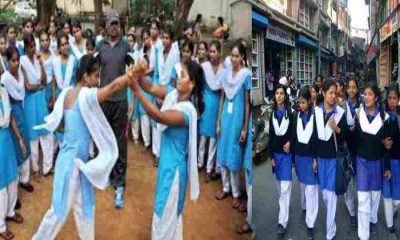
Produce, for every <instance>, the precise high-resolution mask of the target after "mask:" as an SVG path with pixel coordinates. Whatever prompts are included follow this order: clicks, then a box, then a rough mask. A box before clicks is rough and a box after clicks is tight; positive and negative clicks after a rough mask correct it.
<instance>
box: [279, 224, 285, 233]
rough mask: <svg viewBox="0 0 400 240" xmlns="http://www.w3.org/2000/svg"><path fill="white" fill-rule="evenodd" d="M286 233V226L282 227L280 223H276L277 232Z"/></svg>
mask: <svg viewBox="0 0 400 240" xmlns="http://www.w3.org/2000/svg"><path fill="white" fill-rule="evenodd" d="M285 233H286V228H284V227H283V226H282V225H281V224H278V234H281V235H283V234H285Z"/></svg>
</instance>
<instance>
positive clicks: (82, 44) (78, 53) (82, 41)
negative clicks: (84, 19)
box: [69, 22, 86, 61]
mask: <svg viewBox="0 0 400 240" xmlns="http://www.w3.org/2000/svg"><path fill="white" fill-rule="evenodd" d="M72 33H73V35H74V40H69V43H70V48H71V50H72V54H73V55H74V56H75V58H76V59H77V60H78V61H79V60H80V59H81V58H82V56H83V55H85V54H86V38H84V37H83V33H82V27H81V24H80V22H75V23H74V24H73V25H72Z"/></svg>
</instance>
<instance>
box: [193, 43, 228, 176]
mask: <svg viewBox="0 0 400 240" xmlns="http://www.w3.org/2000/svg"><path fill="white" fill-rule="evenodd" d="M201 67H202V68H203V71H204V78H205V80H206V81H205V82H206V84H205V87H204V92H203V99H204V112H203V114H202V115H201V117H200V122H199V124H200V126H199V134H200V144H199V159H198V167H199V168H202V167H203V165H204V154H205V152H206V142H207V140H209V141H208V154H207V156H208V159H207V167H206V172H207V176H206V183H208V182H209V181H211V176H212V171H213V169H214V165H215V152H216V150H217V137H216V133H215V130H216V127H217V118H218V103H219V99H220V96H221V77H222V74H223V72H224V68H223V64H222V63H221V43H220V42H218V41H212V42H211V44H210V62H204V63H202V64H201Z"/></svg>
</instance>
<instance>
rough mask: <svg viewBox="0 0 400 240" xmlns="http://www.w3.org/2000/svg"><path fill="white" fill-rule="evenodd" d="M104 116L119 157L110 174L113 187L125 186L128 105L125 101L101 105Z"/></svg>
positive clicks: (108, 102)
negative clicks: (111, 131) (115, 140)
mask: <svg viewBox="0 0 400 240" xmlns="http://www.w3.org/2000/svg"><path fill="white" fill-rule="evenodd" d="M101 108H102V109H103V112H104V115H105V116H106V118H107V121H108V123H109V124H110V125H111V128H112V130H113V132H114V134H115V137H116V138H117V144H118V152H119V157H118V159H117V162H116V163H115V165H114V168H113V170H112V171H111V174H110V181H111V184H112V185H113V186H114V187H120V186H123V187H124V186H125V179H126V165H127V155H128V145H127V144H128V143H127V136H126V129H127V126H128V116H127V112H128V103H127V102H126V101H118V102H111V101H106V102H104V103H102V104H101Z"/></svg>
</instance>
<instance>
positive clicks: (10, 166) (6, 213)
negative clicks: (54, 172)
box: [0, 87, 19, 233]
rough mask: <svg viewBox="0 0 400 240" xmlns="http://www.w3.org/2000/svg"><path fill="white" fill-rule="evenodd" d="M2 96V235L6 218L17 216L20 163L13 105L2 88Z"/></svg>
mask: <svg viewBox="0 0 400 240" xmlns="http://www.w3.org/2000/svg"><path fill="white" fill-rule="evenodd" d="M0 96H1V99H0V172H1V174H0V233H4V232H5V231H7V226H6V218H7V217H13V216H14V215H15V211H14V209H15V204H16V202H17V195H18V163H17V158H16V152H15V148H14V142H13V140H12V137H11V127H10V117H11V104H10V101H9V98H8V93H7V90H6V89H5V88H3V87H0ZM18 146H19V145H18Z"/></svg>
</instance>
